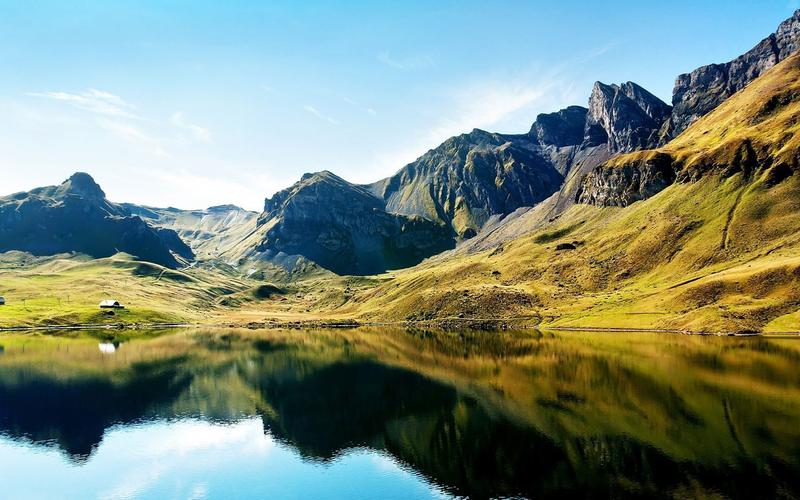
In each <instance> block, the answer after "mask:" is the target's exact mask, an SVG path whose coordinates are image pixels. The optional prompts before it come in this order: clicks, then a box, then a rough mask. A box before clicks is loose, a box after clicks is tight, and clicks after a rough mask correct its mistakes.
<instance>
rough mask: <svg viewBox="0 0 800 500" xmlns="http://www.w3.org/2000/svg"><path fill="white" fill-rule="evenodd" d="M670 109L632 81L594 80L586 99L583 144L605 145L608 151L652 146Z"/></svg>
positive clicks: (623, 150) (614, 151) (657, 139)
mask: <svg viewBox="0 0 800 500" xmlns="http://www.w3.org/2000/svg"><path fill="white" fill-rule="evenodd" d="M670 111H671V108H670V107H669V106H668V105H667V104H666V103H664V102H663V101H662V100H660V99H659V98H658V97H656V96H654V95H653V94H651V93H650V92H648V91H647V90H645V89H643V88H642V87H640V86H639V85H637V84H635V83H633V82H627V83H623V84H622V85H606V84H604V83H601V82H596V83H595V84H594V88H592V95H591V97H590V98H589V112H588V114H587V117H586V127H585V130H584V146H585V147H591V146H598V145H600V144H604V143H605V144H607V145H608V150H609V151H610V152H611V153H622V152H630V151H635V150H637V149H643V148H648V147H653V146H656V145H657V144H658V142H659V130H660V128H661V126H662V124H663V123H664V121H665V120H666V119H667V118H668V117H669V115H670Z"/></svg>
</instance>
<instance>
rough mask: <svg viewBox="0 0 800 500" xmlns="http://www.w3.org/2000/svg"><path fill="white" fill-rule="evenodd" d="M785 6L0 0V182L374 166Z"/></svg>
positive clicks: (284, 181) (256, 185)
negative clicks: (73, 175) (79, 175)
mask: <svg viewBox="0 0 800 500" xmlns="http://www.w3.org/2000/svg"><path fill="white" fill-rule="evenodd" d="M797 8H800V2H799V1H798V0H753V1H739V0H737V1H731V0H726V1H702V0H696V1H688V0H676V1H670V2H655V1H653V2H650V1H642V0H639V1H627V0H618V1H606V2H597V1H568V0H561V1H526V2H523V1H491V2H490V1H486V0H484V1H471V0H458V1H435V0H427V1H414V0H404V1H402V2H376V1H355V0H354V1H324V2H323V1H311V0H305V1H300V0H295V1H285V2H281V1H274V2H267V1H245V0H227V1H206V0H191V1H176V0H158V1H136V2H133V1H125V0H117V1H115V2H107V1H100V0H96V1H92V0H75V1H71V2H63V1H62V0H38V1H36V2H31V1H29V0H19V1H10V0H0V65H1V66H2V67H3V68H4V70H3V72H2V75H1V76H0V172H1V173H2V178H0V195H4V194H9V193H12V192H17V191H22V190H28V189H31V188H33V187H37V186H43V185H52V184H58V183H60V182H61V181H63V180H64V179H66V178H67V177H68V176H69V175H70V174H71V173H73V172H76V171H83V172H88V173H90V174H91V175H92V176H94V178H95V180H97V181H98V183H100V185H101V186H102V187H103V189H104V190H105V192H106V194H107V196H108V198H109V199H111V200H113V201H117V202H123V201H124V202H132V203H139V204H145V205H151V206H175V207H179V208H186V209H194V208H204V207H208V206H212V205H218V204H225V203H233V204H237V205H239V206H242V207H245V208H248V209H252V210H260V209H261V208H262V207H263V202H264V198H266V197H268V196H271V195H272V194H273V193H274V192H276V191H278V190H280V189H283V188H286V187H288V186H290V185H291V184H292V183H294V182H295V181H297V180H298V179H299V178H300V176H301V175H302V174H303V173H305V172H316V171H320V170H330V171H332V172H335V173H337V174H338V175H340V176H342V177H344V178H345V179H347V180H349V181H351V182H359V183H367V182H374V181H376V180H379V179H381V178H383V177H386V176H388V175H391V174H393V173H394V172H396V171H397V170H398V169H400V168H401V167H402V166H403V165H405V164H407V163H409V162H411V161H413V160H414V159H415V158H417V157H419V156H420V155H422V154H423V153H425V151H427V150H428V149H430V148H433V147H435V146H437V145H438V144H440V143H441V142H442V141H444V140H445V139H447V138H448V137H450V136H453V135H457V134H460V133H466V132H469V131H470V130H472V129H473V128H481V129H485V130H490V131H493V132H503V133H523V132H526V131H528V129H529V128H530V125H531V123H532V122H533V121H534V120H535V118H536V115H537V114H539V113H543V112H552V111H556V110H558V109H560V108H563V107H565V106H567V105H570V104H580V105H585V104H586V101H587V99H588V96H589V92H590V89H591V86H592V84H593V83H594V82H595V81H597V80H599V81H603V82H606V83H614V82H624V81H635V82H637V83H639V84H640V85H642V86H643V87H645V88H647V89H649V90H650V91H651V92H653V93H654V94H656V95H657V96H659V97H660V98H662V99H664V100H665V101H667V102H669V101H670V100H671V94H672V85H673V83H674V81H675V77H676V76H677V75H678V74H680V73H684V72H687V71H691V70H692V69H694V68H696V67H698V66H701V65H704V64H708V63H713V62H724V61H727V60H730V59H732V58H733V57H735V56H737V55H739V54H741V53H743V52H745V51H746V50H748V49H749V48H750V47H752V46H753V45H755V44H756V43H757V42H758V41H760V40H761V39H762V38H764V37H766V36H767V35H768V34H769V33H771V32H773V31H774V30H775V28H776V27H777V25H778V24H779V23H780V22H781V21H782V20H784V19H785V18H787V17H789V16H790V15H791V14H792V12H793V11H794V10H795V9H797Z"/></svg>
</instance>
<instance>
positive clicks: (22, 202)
mask: <svg viewBox="0 0 800 500" xmlns="http://www.w3.org/2000/svg"><path fill="white" fill-rule="evenodd" d="M798 49H800V11H797V12H796V13H795V14H794V15H793V16H792V17H791V18H789V19H787V20H786V21H784V22H783V23H781V24H780V26H779V27H778V29H777V30H776V32H775V33H773V34H771V35H769V36H768V37H767V38H765V39H764V40H762V41H761V42H759V43H758V44H757V45H756V46H755V47H753V48H752V49H751V50H750V51H748V52H746V53H745V54H743V55H741V56H739V57H737V58H735V59H733V60H732V61H730V62H727V63H723V64H712V65H708V66H704V67H701V68H698V69H696V70H694V71H692V72H691V73H688V74H683V75H680V76H678V77H677V79H676V82H675V87H674V91H673V98H672V103H671V105H669V104H667V103H665V102H663V101H661V100H660V99H659V98H657V97H656V96H654V95H653V94H651V93H650V92H648V91H647V90H645V89H644V88H642V87H641V86H639V85H637V84H636V83H633V82H624V83H621V84H605V83H602V82H596V83H595V84H594V86H593V88H592V89H591V92H590V95H589V98H588V102H587V106H586V107H583V106H577V105H575V106H569V107H567V108H564V109H562V110H559V111H556V112H553V113H545V114H540V115H539V116H537V117H536V120H535V121H534V123H533V124H532V126H531V128H530V130H529V131H528V132H527V133H522V134H516V135H509V134H497V133H491V132H486V131H483V130H478V129H475V130H473V131H472V132H470V133H467V134H463V135H459V136H456V137H452V138H450V139H448V140H446V141H445V142H444V143H442V144H441V145H439V146H438V147H436V148H434V149H431V150H430V151H428V152H426V153H424V154H423V155H422V156H420V157H419V158H418V159H417V160H415V161H414V162H412V163H410V164H408V165H406V166H404V167H402V168H401V169H400V170H399V171H398V172H397V173H396V174H394V175H392V176H391V177H388V178H386V179H382V180H379V181H377V182H374V183H372V184H366V185H359V184H353V183H350V182H347V181H346V180H344V179H342V178H340V177H338V176H336V175H335V174H333V173H331V172H328V171H322V172H316V173H309V174H305V175H303V177H302V178H301V179H300V180H299V181H298V182H297V183H295V184H294V185H292V186H290V187H289V188H287V189H285V190H282V191H280V192H278V193H275V194H274V195H272V196H271V197H269V198H267V199H266V200H265V204H264V208H263V210H262V212H261V213H255V212H249V211H246V210H243V209H241V208H238V207H236V206H233V205H225V206H219V207H211V208H208V209H206V210H193V211H190V210H180V209H175V208H154V207H143V206H137V205H133V204H116V203H112V202H110V201H108V200H107V199H106V198H105V195H104V193H103V191H102V190H101V189H100V187H99V186H97V184H96V183H94V181H93V180H92V179H91V178H90V177H89V176H88V175H87V174H80V173H79V174H75V175H73V176H72V177H70V179H68V180H67V181H65V182H64V183H63V184H61V185H59V186H53V187H46V188H39V189H35V190H32V191H30V192H27V193H17V194H14V195H10V196H7V197H4V198H0V251H11V250H19V251H24V252H29V253H31V254H34V255H52V254H60V253H64V252H76V253H82V254H88V255H90V256H92V257H96V258H102V257H109V256H111V255H114V254H115V253H117V252H125V253H129V254H131V255H134V256H136V257H138V258H139V259H142V260H145V261H149V262H153V263H156V264H159V265H162V266H165V267H167V268H178V267H184V266H188V265H196V264H197V263H199V264H204V263H212V264H213V263H215V262H216V263H218V265H220V266H228V267H230V269H233V270H238V271H237V272H238V273H239V274H240V275H241V276H245V277H252V276H254V275H257V276H263V272H260V271H259V270H263V269H270V270H271V272H272V274H270V275H271V276H275V277H277V276H282V278H281V279H285V280H288V281H289V282H292V281H296V280H298V279H301V277H302V276H310V275H311V274H313V273H319V272H321V273H323V274H324V273H326V272H330V273H333V274H334V275H340V276H348V275H362V276H368V275H378V274H381V273H383V272H385V271H387V270H397V269H402V268H407V267H411V269H409V270H408V271H404V272H401V273H399V274H397V277H398V278H397V280H394V281H393V282H392V284H391V286H392V289H391V290H390V289H386V288H384V287H385V286H389V285H382V284H378V285H377V288H376V287H372V288H369V289H367V290H365V291H364V295H363V296H360V297H359V298H358V300H357V301H356V302H358V304H359V305H358V306H357V307H356V306H354V305H353V303H352V302H348V300H349V299H348V300H345V303H346V304H345V305H344V306H342V304H338V305H337V306H336V307H335V308H333V309H330V311H334V310H335V311H337V312H339V313H342V314H351V315H355V316H365V315H366V316H369V314H367V313H365V312H364V311H365V309H364V307H367V305H369V306H370V307H373V310H379V311H381V314H384V315H387V316H393V317H397V318H400V319H409V318H412V317H413V318H417V319H419V318H423V319H425V318H433V317H442V316H446V315H453V314H455V315H458V314H461V315H466V316H470V315H472V316H476V315H478V314H487V312H490V310H493V311H495V312H498V313H500V314H502V315H506V316H512V315H514V314H521V313H522V311H525V310H527V311H530V309H531V308H536V307H538V310H540V312H539V313H537V314H538V318H539V320H541V319H542V317H546V314H544V313H543V312H544V310H545V309H547V308H552V307H554V306H553V304H552V300H554V298H558V297H560V298H562V299H565V298H567V297H582V296H584V295H585V294H593V293H596V294H601V293H602V294H606V293H612V290H615V289H619V288H620V287H622V288H625V287H633V288H634V289H636V290H638V291H639V292H641V291H642V290H643V288H642V287H644V288H647V287H648V286H650V285H652V286H654V287H655V288H656V289H658V290H660V288H658V287H659V286H662V285H663V286H667V285H666V283H667V282H668V281H669V280H673V281H674V280H678V281H680V280H679V279H678V277H677V275H676V274H675V273H676V272H677V271H678V269H679V268H677V267H676V268H674V267H673V266H677V265H678V264H679V263H680V265H681V267H680V270H682V271H683V272H684V273H691V272H700V271H701V270H709V269H712V270H711V271H709V272H710V273H711V274H714V275H717V274H720V273H723V270H724V269H722V268H717V267H715V266H722V265H723V264H727V265H729V267H731V268H733V267H736V266H738V265H740V264H741V259H750V261H751V262H756V261H759V259H761V258H762V257H764V256H763V255H761V254H759V252H762V253H763V252H776V250H775V249H772V250H769V248H772V247H770V245H778V246H777V247H776V248H782V249H786V248H792V245H793V244H794V243H793V241H789V240H787V239H786V238H789V237H790V236H791V235H792V234H794V233H793V231H794V228H795V225H794V224H795V222H796V218H797V216H800V208H798V207H797V206H795V205H796V202H795V201H793V200H794V199H796V198H793V196H794V194H796V191H795V188H796V186H795V176H794V174H795V172H797V171H798V161H799V159H798V158H800V157H799V156H798V151H799V150H800V146H798V144H800V143H799V142H798V141H800V139H798V137H799V136H798V125H797V123H800V115H798V109H800V90H797V89H795V87H797V85H798V81H800V78H798V67H800V62H798V57H799V56H797V55H795V54H796V51H797V50H798ZM678 193H681V194H680V195H679V194H678ZM709 200H716V201H717V202H718V204H717V205H715V206H707V204H708V203H709ZM645 202H647V203H645ZM621 221H627V222H625V223H624V224H623V223H622V222H621ZM621 224H622V225H621ZM625 224H627V225H625ZM798 229H800V227H798ZM712 240H713V244H710V243H708V241H712ZM550 243H554V244H555V243H557V245H556V246H554V247H553V248H550V247H546V248H547V249H548V250H547V251H546V252H544V253H541V252H542V250H541V248H542V245H547V244H550ZM531 245H533V246H531ZM509 248H517V250H519V249H521V248H526V249H527V250H528V251H531V252H534V254H532V256H530V257H525V256H524V255H520V254H517V253H514V252H509ZM551 251H552V252H557V253H555V254H552V255H551V254H550V252H551ZM482 252H483V253H482ZM536 252H539V253H536ZM500 255H502V256H503V259H504V263H503V264H502V265H500V264H492V265H491V266H489V264H486V262H488V261H481V264H477V261H475V262H473V261H472V260H470V259H477V258H480V259H488V258H489V257H492V258H493V259H497V258H498V256H500ZM576 255H578V256H580V258H577V260H576V257H575V256H576ZM773 255H774V253H773ZM425 259H427V260H425ZM537 259H544V261H542V262H541V264H542V265H541V266H540V265H538V264H537V263H536V262H538V260H537ZM423 261H424V262H423ZM465 262H472V264H471V265H472V267H470V271H469V272H466V271H464V269H462V267H461V266H462V265H466V264H464V263H465ZM492 262H494V261H492ZM765 262H766V261H765ZM192 263H194V264H192ZM521 263H524V265H521ZM545 264H546V266H545ZM734 264H735V265H734ZM751 265H752V264H751ZM764 265H765V266H766V265H767V264H766V263H765V264H764ZM792 265H794V264H792ZM412 266H416V267H412ZM487 266H489V267H492V266H494V267H496V268H497V269H494V271H488V270H487V269H488V268H487ZM509 266H511V268H513V269H512V270H510V271H503V270H500V269H499V268H509ZM767 267H769V266H767ZM455 269H460V271H458V272H457V273H456V271H455ZM476 269H481V270H482V271H480V273H478V274H479V275H480V277H478V274H474V272H473V271H475V270H476ZM791 269H794V268H793V267H792V268H791ZM762 271H764V272H767V271H769V270H767V269H766V268H764V269H762ZM773 271H774V269H773V270H772V271H769V272H768V273H767V274H769V273H771V272H773ZM784 271H785V269H784ZM475 272H477V271H475ZM506 272H508V274H509V275H510V277H507V276H506ZM791 272H792V273H793V272H794V271H791ZM451 273H456V274H451ZM481 273H483V274H481ZM486 273H488V278H487V274H486ZM495 273H497V274H495ZM520 273H523V274H524V273H527V274H526V275H525V276H522V275H521V274H520ZM745 274H746V273H745ZM434 275H435V276H437V278H433V276H434ZM570 276H571V278H569V279H567V277H570ZM703 276H707V275H705V274H704V275H703ZM770 276H772V275H771V274H770ZM501 277H502V278H501ZM448 279H450V280H452V281H451V282H449V284H448V285H447V286H445V288H444V289H447V287H453V286H457V283H458V280H460V281H462V282H464V283H471V285H470V286H471V287H472V290H468V291H467V292H465V294H461V295H459V296H458V297H456V296H451V295H448V294H449V293H450V291H447V292H446V293H445V292H443V291H442V290H443V288H442V287H443V286H444V285H443V281H442V280H444V281H445V282H447V280H448ZM565 279H566V280H567V282H569V283H566V282H564V280H565ZM742 279H744V280H745V281H747V280H746V279H745V278H742ZM748 279H749V278H748ZM770 279H772V278H770ZM405 280H411V281H410V282H407V281H405ZM637 280H638V281H637ZM699 280H700V278H698V280H696V281H699ZM411 282H413V284H414V285H413V287H411V286H410V285H409V283H411ZM645 283H647V285H645ZM659 283H660V284H659ZM670 283H672V284H675V283H673V282H671V281H670ZM692 283H694V282H692ZM782 283H784V282H783V281H782ZM688 284H689V283H687V284H686V285H688ZM695 285H696V283H695V284H693V285H691V286H695ZM669 286H672V285H669ZM681 286H683V285H681ZM709 286H710V285H709ZM714 286H716V287H721V289H720V290H717V291H716V292H714V293H712V292H708V293H709V294H711V297H712V298H711V299H708V298H707V297H705V295H704V297H705V298H703V299H702V300H701V301H700V302H702V301H703V300H710V302H709V303H708V304H703V305H702V306H698V307H699V308H702V307H705V306H707V305H715V307H716V306H717V305H718V304H717V303H718V302H720V301H721V300H723V299H725V297H728V298H729V299H731V300H734V299H733V298H731V297H733V296H734V295H736V294H737V293H738V296H745V297H746V296H748V294H750V296H751V298H750V299H749V300H746V301H745V302H746V303H747V304H748V307H752V306H753V304H754V302H753V301H754V300H755V299H753V298H752V297H755V296H754V295H752V294H754V293H763V294H764V295H763V297H761V298H762V299H764V300H766V298H768V297H772V298H775V295H774V293H775V290H772V291H764V290H762V291H761V292H754V291H753V290H751V289H749V288H748V286H746V285H742V284H741V283H740V284H739V285H738V286H739V288H735V287H734V288H731V289H728V288H727V287H733V285H731V284H730V283H724V284H717V285H714ZM781 286H788V284H787V283H784V285H781ZM553 287H555V289H553ZM712 288H713V287H712ZM554 290H555V291H554ZM401 292H402V296H403V298H402V303H398V302H397V301H398V300H399V298H398V294H399V293H401ZM706 292H707V291H703V294H706ZM734 292H735V293H734ZM331 293H332V292H331ZM331 293H328V292H324V293H323V295H325V296H332V295H331ZM653 293H655V292H653ZM665 293H666V292H665ZM687 293H688V292H687ZM697 293H700V292H697ZM353 294H355V292H353ZM726 294H727V295H726ZM770 294H773V295H770ZM346 295H347V297H351V295H352V294H346ZM784 295H785V296H784V299H785V300H784V299H781V300H780V301H779V302H780V304H781V305H775V304H774V303H770V306H769V307H771V308H773V309H770V311H771V312H767V313H763V315H764V317H763V318H762V320H763V321H762V320H758V321H756V320H753V319H752V318H750V317H748V318H746V320H743V319H742V318H739V320H742V321H740V323H743V324H744V323H747V324H753V325H758V326H759V327H760V326H763V325H764V324H766V322H767V320H768V319H769V318H772V317H773V316H775V315H778V313H781V314H783V313H784V312H786V311H787V310H788V309H790V308H791V307H793V306H791V304H792V303H793V302H791V300H789V299H787V298H786V297H790V296H791V297H793V295H791V294H789V295H786V294H784ZM729 296H730V297H729ZM465 297H466V298H465ZM684 299H685V297H684V298H682V299H680V300H684ZM337 300H338V299H337ZM664 300H665V301H667V299H666V298H664ZM675 300H678V299H676V298H675V297H674V296H672V295H670V297H669V300H668V301H667V302H670V303H674V302H675ZM687 300H688V299H687ZM743 300H744V299H743ZM792 300H794V299H792ZM634 302H636V301H634ZM684 302H686V303H690V302H691V301H688V302H687V301H685V300H684ZM734 302H735V301H734ZM682 303H683V302H682ZM743 303H744V302H743ZM437 304H438V305H437ZM458 304H462V305H463V304H466V305H465V306H464V307H461V306H459V305H458ZM498 304H500V306H499V307H498ZM736 304H737V307H738V306H741V305H742V304H739V303H738V302H737V303H736ZM596 305H597V304H595V306H596ZM328 306H330V304H328V303H326V307H328ZM595 306H591V307H595ZM586 307H590V306H588V305H587V306H586ZM729 307H730V305H729ZM742 307H744V306H742ZM337 308H338V309H337ZM612 309H613V308H612ZM387 311H394V312H393V313H387ZM414 311H416V312H414ZM676 314H678V313H676ZM686 314H688V311H685V312H681V313H680V314H679V315H686ZM726 314H727V313H726V312H724V310H723V312H719V311H717V312H716V313H714V319H713V321H711V320H709V321H711V323H714V324H716V325H729V324H732V323H735V322H736V321H738V320H737V319H736V318H735V317H733V319H730V318H728V319H730V321H728V320H723V319H721V318H727V316H726ZM742 314H743V313H742ZM415 315H416V316H415ZM689 316H691V318H689ZM689 316H687V317H686V318H684V320H680V321H678V320H675V321H673V322H672V323H670V324H679V325H680V326H682V327H683V326H691V325H692V324H693V322H694V321H696V320H697V318H696V317H695V316H692V315H689ZM748 321H749V323H748Z"/></svg>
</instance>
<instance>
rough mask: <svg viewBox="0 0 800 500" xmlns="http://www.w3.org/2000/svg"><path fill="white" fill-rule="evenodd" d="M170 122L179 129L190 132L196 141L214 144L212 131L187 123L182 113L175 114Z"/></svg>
mask: <svg viewBox="0 0 800 500" xmlns="http://www.w3.org/2000/svg"><path fill="white" fill-rule="evenodd" d="M170 121H171V122H172V124H173V125H174V126H176V127H178V128H179V129H182V130H185V131H187V132H189V133H190V134H191V136H192V138H193V139H194V140H196V141H199V142H205V143H207V144H211V143H212V142H213V141H212V140H211V131H210V130H209V129H207V128H205V127H201V126H199V125H195V124H194V123H189V122H188V121H186V117H185V116H184V115H183V113H182V112H180V111H178V112H176V113H174V114H173V115H172V119H171V120H170Z"/></svg>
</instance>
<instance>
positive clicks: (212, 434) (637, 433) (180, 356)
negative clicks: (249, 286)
mask: <svg viewBox="0 0 800 500" xmlns="http://www.w3.org/2000/svg"><path fill="white" fill-rule="evenodd" d="M143 337H144V338H140V339H129V338H124V339H122V338H119V339H103V343H102V344H100V345H101V346H102V345H106V344H111V345H115V346H118V345H119V342H120V341H123V340H124V341H125V348H124V349H116V348H115V352H114V355H113V356H108V355H107V353H108V350H107V349H106V350H104V349H103V348H102V347H101V348H100V349H98V344H97V339H96V338H94V337H93V336H92V335H91V334H82V335H80V336H75V337H70V338H64V337H56V336H38V335H37V336H34V335H6V336H4V337H3V345H4V347H5V352H4V354H3V356H2V358H0V433H1V434H2V436H4V437H5V438H4V439H0V470H4V471H6V472H8V477H10V478H12V479H11V480H10V481H9V480H7V479H4V483H5V484H4V487H5V488H7V489H8V490H7V491H10V492H16V493H17V495H12V496H44V497H47V496H54V497H58V496H63V495H64V494H65V493H64V492H68V493H69V496H76V497H87V496H109V495H110V496H154V497H164V496H178V497H187V496H190V495H193V494H195V495H196V496H211V497H214V496H231V495H233V496H238V497H241V496H243V495H245V494H250V495H252V496H253V497H263V496H265V495H269V496H273V497H274V496H278V497H281V496H297V495H301V496H306V497H320V496H329V497H337V496H338V497H341V496H354V495H355V496H361V497H367V496H371V497H375V496H381V497H392V496H396V497H409V496H411V497H415V496H423V497H426V496H438V495H440V494H442V493H448V494H453V495H469V496H475V497H487V496H514V495H520V496H533V497H535V496H547V495H555V494H570V493H572V494H577V493H580V494H582V495H595V496H608V495H612V496H625V497H630V496H652V495H657V496H683V497H694V496H701V495H709V494H721V495H724V496H728V497H765V496H767V497H771V496H781V495H783V496H797V495H798V494H800V479H799V478H800V475H799V474H798V473H800V427H798V426H797V425H796V422H797V421H798V418H799V417H800V370H798V367H800V342H798V341H796V340H792V339H765V338H754V339H732V338H698V337H685V336H676V335H652V334H599V333H585V334H583V333H569V334H541V333H532V332H525V333H502V334H499V333H478V332H476V333H433V332H426V331H406V330H394V329H367V330H356V331H349V332H330V331H314V332H300V331H291V332H289V331H266V332H254V331H234V330H189V331H182V332H177V333H170V334H166V335H162V336H148V335H143ZM34 474H36V476H34ZM34 477H37V478H39V479H41V478H43V477H46V478H47V480H46V481H40V480H33V478H34ZM195 490H196V491H195ZM120 492H122V493H120ZM123 493H124V494H123Z"/></svg>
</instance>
